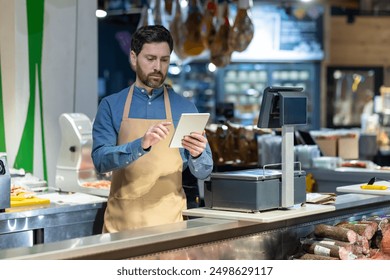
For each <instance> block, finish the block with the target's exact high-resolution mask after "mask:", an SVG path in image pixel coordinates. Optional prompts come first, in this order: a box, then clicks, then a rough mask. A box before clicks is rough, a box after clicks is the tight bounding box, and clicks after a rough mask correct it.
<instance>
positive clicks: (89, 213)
mask: <svg viewBox="0 0 390 280" xmlns="http://www.w3.org/2000/svg"><path fill="white" fill-rule="evenodd" d="M40 197H44V198H49V199H50V201H51V203H50V204H45V205H34V206H22V207H13V208H9V209H7V211H6V212H3V213H0V249H6V248H15V247H28V246H33V245H36V244H42V243H51V242H56V241H61V240H66V239H71V238H77V237H83V236H90V235H93V234H97V233H101V229H102V222H101V221H100V220H101V218H100V217H102V214H101V213H102V211H103V210H104V207H105V201H106V199H103V198H100V197H96V196H91V195H87V194H81V193H63V194H60V193H48V194H43V195H41V196H40Z"/></svg>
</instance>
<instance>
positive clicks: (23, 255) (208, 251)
mask: <svg viewBox="0 0 390 280" xmlns="http://www.w3.org/2000/svg"><path fill="white" fill-rule="evenodd" d="M82 207H86V208H90V209H91V210H92V209H94V210H93V212H94V214H92V217H91V218H92V219H91V220H90V223H91V224H94V223H97V224H99V222H98V220H99V219H100V218H101V213H100V214H97V212H96V210H102V209H103V208H104V203H101V202H98V203H95V202H86V203H85V205H83V206H81V205H67V206H62V207H61V208H60V210H61V211H55V210H54V209H53V208H52V207H48V208H40V209H36V210H30V211H27V212H23V213H2V214H0V215H1V216H0V217H1V222H2V226H1V227H2V230H4V225H6V227H7V226H8V228H9V224H11V223H15V221H16V220H17V219H18V218H24V219H25V220H24V221H25V223H26V225H29V221H30V219H39V217H40V215H39V214H41V219H42V218H43V219H45V218H46V213H44V212H45V211H47V215H48V216H50V215H51V214H54V212H57V215H60V216H62V217H64V216H68V215H70V216H72V215H73V216H74V215H76V216H77V215H80V213H81V212H78V213H77V212H73V211H71V209H73V210H81V208H82ZM302 207H305V206H304V205H303V206H302ZM329 207H330V208H329V211H319V212H318V213H312V214H311V215H301V216H299V215H298V216H296V217H288V216H286V217H288V218H286V219H283V218H281V219H277V220H272V221H256V219H254V218H253V217H255V216H256V215H262V214H261V213H251V214H249V213H247V215H253V216H249V217H250V218H247V217H246V216H245V215H244V216H242V215H241V216H240V215H239V214H238V213H237V215H235V213H234V211H226V212H224V211H216V210H213V209H207V208H199V209H197V208H194V209H188V210H186V212H185V215H186V217H187V219H186V220H185V221H183V222H179V223H175V224H169V225H162V226H154V227H148V228H143V229H137V230H132V231H123V232H119V233H106V234H100V233H96V232H95V233H96V234H95V233H93V232H92V231H91V232H90V235H89V236H80V237H75V238H68V239H66V240H62V241H56V240H54V239H53V240H48V239H46V236H44V238H43V239H42V240H43V241H44V242H42V244H34V245H33V246H29V244H26V246H24V247H19V248H8V249H3V250H0V259H41V260H42V259H44V260H48V259H78V260H81V259H105V260H108V259H116V260H119V259H225V260H227V259H268V260H280V259H288V258H289V257H290V256H291V255H292V254H293V253H294V252H295V251H296V249H297V247H298V246H299V240H300V238H302V237H305V236H307V235H308V234H309V233H310V232H311V231H313V228H314V226H315V225H316V224H319V223H327V224H330V223H335V222H337V221H340V220H354V219H360V218H362V217H369V216H375V215H378V216H383V215H389V214H390V196H385V195H383V196H380V195H367V194H353V193H348V194H342V195H339V196H337V198H336V202H335V204H334V205H331V206H329ZM43 209H45V210H43ZM42 211H43V212H42ZM53 211H54V212H53ZM199 211H201V212H202V211H203V214H202V213H201V214H199ZM286 211H289V210H286ZM59 212H61V213H59ZM216 212H218V213H219V216H216V215H215V213H216ZM220 212H222V213H226V215H223V214H221V213H220ZM7 215H8V217H6V216H7ZM22 216H23V217H22ZM93 216H95V220H94V218H93ZM99 216H100V218H99ZM33 217H34V218H33ZM53 217H54V216H53ZM79 217H81V216H79ZM54 220H55V219H54ZM65 224H66V223H65ZM71 224H72V223H71ZM91 224H90V226H89V228H91ZM63 226H64V230H63V232H67V231H68V230H69V228H68V229H66V226H65V225H63ZM68 226H70V224H68ZM71 227H73V228H77V227H78V224H77V223H73V225H72V226H71ZM92 228H93V227H92ZM20 230H21V229H20ZM45 232H46V229H44V230H43V233H44V234H45ZM57 232H60V231H57ZM91 234H92V235H91ZM3 236H4V233H3V234H2V237H3Z"/></svg>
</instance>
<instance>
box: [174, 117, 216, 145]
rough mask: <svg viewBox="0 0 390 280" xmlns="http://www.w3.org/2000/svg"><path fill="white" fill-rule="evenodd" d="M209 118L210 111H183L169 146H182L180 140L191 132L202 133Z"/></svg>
mask: <svg viewBox="0 0 390 280" xmlns="http://www.w3.org/2000/svg"><path fill="white" fill-rule="evenodd" d="M209 118H210V113H183V114H181V117H180V120H179V123H178V124H177V127H176V130H175V133H174V135H173V137H172V140H171V143H170V144H169V147H170V148H182V145H181V140H182V139H183V137H184V136H186V135H190V134H191V132H199V133H202V132H203V130H204V129H205V127H206V124H207V122H208V120H209Z"/></svg>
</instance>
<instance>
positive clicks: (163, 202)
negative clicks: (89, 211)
mask: <svg viewBox="0 0 390 280" xmlns="http://www.w3.org/2000/svg"><path fill="white" fill-rule="evenodd" d="M133 90H134V85H133V86H131V88H130V90H129V93H128V96H127V99H126V103H125V108H124V111H123V117H122V123H121V126H120V130H119V137H118V144H119V145H120V144H124V143H127V142H130V141H133V140H135V139H138V138H140V137H142V136H143V135H144V134H145V132H146V131H147V129H148V128H149V127H150V126H151V125H154V124H157V123H159V122H162V121H171V122H172V112H171V105H170V102H169V97H168V91H167V89H166V88H164V103H165V112H166V116H167V120H161V119H134V118H129V111H130V104H131V100H132V96H133ZM173 132H174V126H173V124H172V126H170V127H169V135H168V137H166V138H165V139H164V140H162V141H160V142H159V143H157V144H156V145H154V146H153V147H152V149H151V151H150V152H148V153H147V154H145V155H143V156H141V157H140V158H139V159H137V160H136V161H134V162H132V163H131V164H130V165H128V166H127V167H126V168H121V169H118V170H115V171H113V174H112V182H111V190H110V195H109V197H108V201H107V208H106V211H105V214H104V226H103V232H117V231H121V230H126V229H136V228H141V227H146V226H154V225H160V224H167V223H174V222H179V221H182V220H183V216H182V210H184V209H185V208H186V197H185V193H184V190H183V188H182V170H183V161H182V158H181V155H180V152H179V149H174V148H169V145H168V144H169V141H170V139H171V138H172V136H173Z"/></svg>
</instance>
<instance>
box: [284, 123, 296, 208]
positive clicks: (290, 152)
mask: <svg viewBox="0 0 390 280" xmlns="http://www.w3.org/2000/svg"><path fill="white" fill-rule="evenodd" d="M293 205H294V126H292V125H283V126H282V198H281V207H282V208H288V207H291V206H293Z"/></svg>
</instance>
